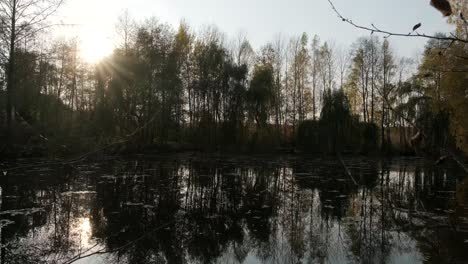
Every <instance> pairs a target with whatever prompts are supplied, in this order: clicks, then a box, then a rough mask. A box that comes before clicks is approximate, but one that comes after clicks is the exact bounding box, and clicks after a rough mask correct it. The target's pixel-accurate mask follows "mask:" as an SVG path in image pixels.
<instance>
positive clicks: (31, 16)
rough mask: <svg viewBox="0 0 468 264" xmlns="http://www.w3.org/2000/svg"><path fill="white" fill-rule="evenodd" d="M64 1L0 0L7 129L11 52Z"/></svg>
mask: <svg viewBox="0 0 468 264" xmlns="http://www.w3.org/2000/svg"><path fill="white" fill-rule="evenodd" d="M63 1H64V0H42V1H37V0H0V10H1V12H0V16H1V17H0V22H1V32H0V33H1V36H0V38H1V39H0V41H1V42H3V43H2V46H3V47H4V48H3V49H2V50H1V53H2V54H1V58H2V59H3V60H4V61H5V63H4V65H6V69H5V71H6V79H7V102H6V114H7V125H8V128H9V129H8V130H10V128H11V121H12V119H13V116H14V112H15V111H14V103H13V100H14V92H15V87H14V83H15V76H14V73H15V53H16V47H17V45H18V43H19V42H20V41H23V40H25V39H27V38H30V37H32V36H34V35H35V34H37V33H38V32H40V31H42V30H44V29H46V28H48V27H51V26H52V24H49V23H46V22H47V20H48V18H49V17H50V16H51V15H52V14H54V13H55V12H56V11H57V9H58V8H59V7H60V6H61V5H62V3H63Z"/></svg>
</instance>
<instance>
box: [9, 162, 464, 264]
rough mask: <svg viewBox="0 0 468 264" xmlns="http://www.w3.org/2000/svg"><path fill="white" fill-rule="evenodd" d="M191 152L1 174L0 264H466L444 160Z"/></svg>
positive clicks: (454, 190)
mask: <svg viewBox="0 0 468 264" xmlns="http://www.w3.org/2000/svg"><path fill="white" fill-rule="evenodd" d="M195 157H196V156H190V155H188V154H187V155H174V156H161V157H134V158H125V159H123V158H122V159H117V160H112V161H106V162H95V163H88V164H80V165H74V166H73V167H71V166H66V167H63V166H62V167H49V168H41V169H37V168H36V169H25V170H19V171H16V172H15V173H11V174H9V175H7V176H4V177H3V178H2V179H1V181H0V186H1V211H0V227H1V233H0V235H1V262H2V263H100V264H101V263H228V264H229V263H294V264H296V263H468V177H467V176H466V175H465V174H464V172H462V171H461V170H459V168H457V166H456V165H455V164H451V163H447V164H444V165H443V166H435V165H434V163H433V161H429V160H423V159H392V160H376V159H375V160H374V159H369V158H351V157H348V158H345V163H346V164H347V166H348V167H349V168H350V170H351V173H352V175H353V176H354V178H355V179H356V181H357V183H358V185H355V184H354V183H353V181H352V180H351V179H350V177H349V176H347V175H346V173H345V170H344V169H343V167H342V166H341V163H340V162H339V161H337V160H335V159H333V158H326V159H325V158H324V159H317V158H298V157H233V156H231V157H216V158H214V157H204V158H201V157H196V158H195ZM24 162H27V161H24ZM74 261H75V262H74Z"/></svg>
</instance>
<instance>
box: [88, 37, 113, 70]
mask: <svg viewBox="0 0 468 264" xmlns="http://www.w3.org/2000/svg"><path fill="white" fill-rule="evenodd" d="M113 49H114V46H113V43H112V40H111V39H110V38H108V37H106V36H105V35H104V34H103V33H102V31H97V30H93V29H87V30H86V31H85V32H84V33H83V35H82V36H81V57H82V58H83V60H84V61H85V62H87V63H91V64H95V63H98V62H99V61H101V60H102V59H103V58H105V57H107V56H109V55H111V54H112V51H113Z"/></svg>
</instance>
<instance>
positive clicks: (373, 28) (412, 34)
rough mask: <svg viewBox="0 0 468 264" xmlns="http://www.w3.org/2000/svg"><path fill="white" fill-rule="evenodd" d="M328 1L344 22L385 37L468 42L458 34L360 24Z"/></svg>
mask: <svg viewBox="0 0 468 264" xmlns="http://www.w3.org/2000/svg"><path fill="white" fill-rule="evenodd" d="M328 2H329V3H330V5H331V8H332V9H333V11H334V12H335V13H336V15H337V16H338V17H339V18H340V19H341V20H342V21H343V22H346V23H348V24H350V25H352V26H353V27H355V28H359V29H362V30H366V31H369V32H371V33H378V34H384V35H386V36H385V38H389V37H391V36H397V37H413V38H427V39H436V40H444V41H451V42H463V43H468V39H462V38H459V37H457V36H455V35H453V34H451V37H444V36H433V35H426V34H420V33H418V32H416V31H415V30H414V31H413V32H410V33H406V34H404V33H395V32H390V31H387V30H382V29H380V28H378V27H376V26H375V25H374V24H371V27H369V26H363V25H358V24H356V23H354V22H353V21H352V20H351V19H349V18H346V17H344V16H343V15H342V14H341V13H340V12H339V11H338V9H337V8H336V7H335V5H334V4H333V2H332V1H331V0H328Z"/></svg>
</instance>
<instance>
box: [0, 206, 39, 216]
mask: <svg viewBox="0 0 468 264" xmlns="http://www.w3.org/2000/svg"><path fill="white" fill-rule="evenodd" d="M42 212H44V208H26V209H17V210H8V211H3V212H0V215H11V216H17V215H32V214H36V213H42Z"/></svg>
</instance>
